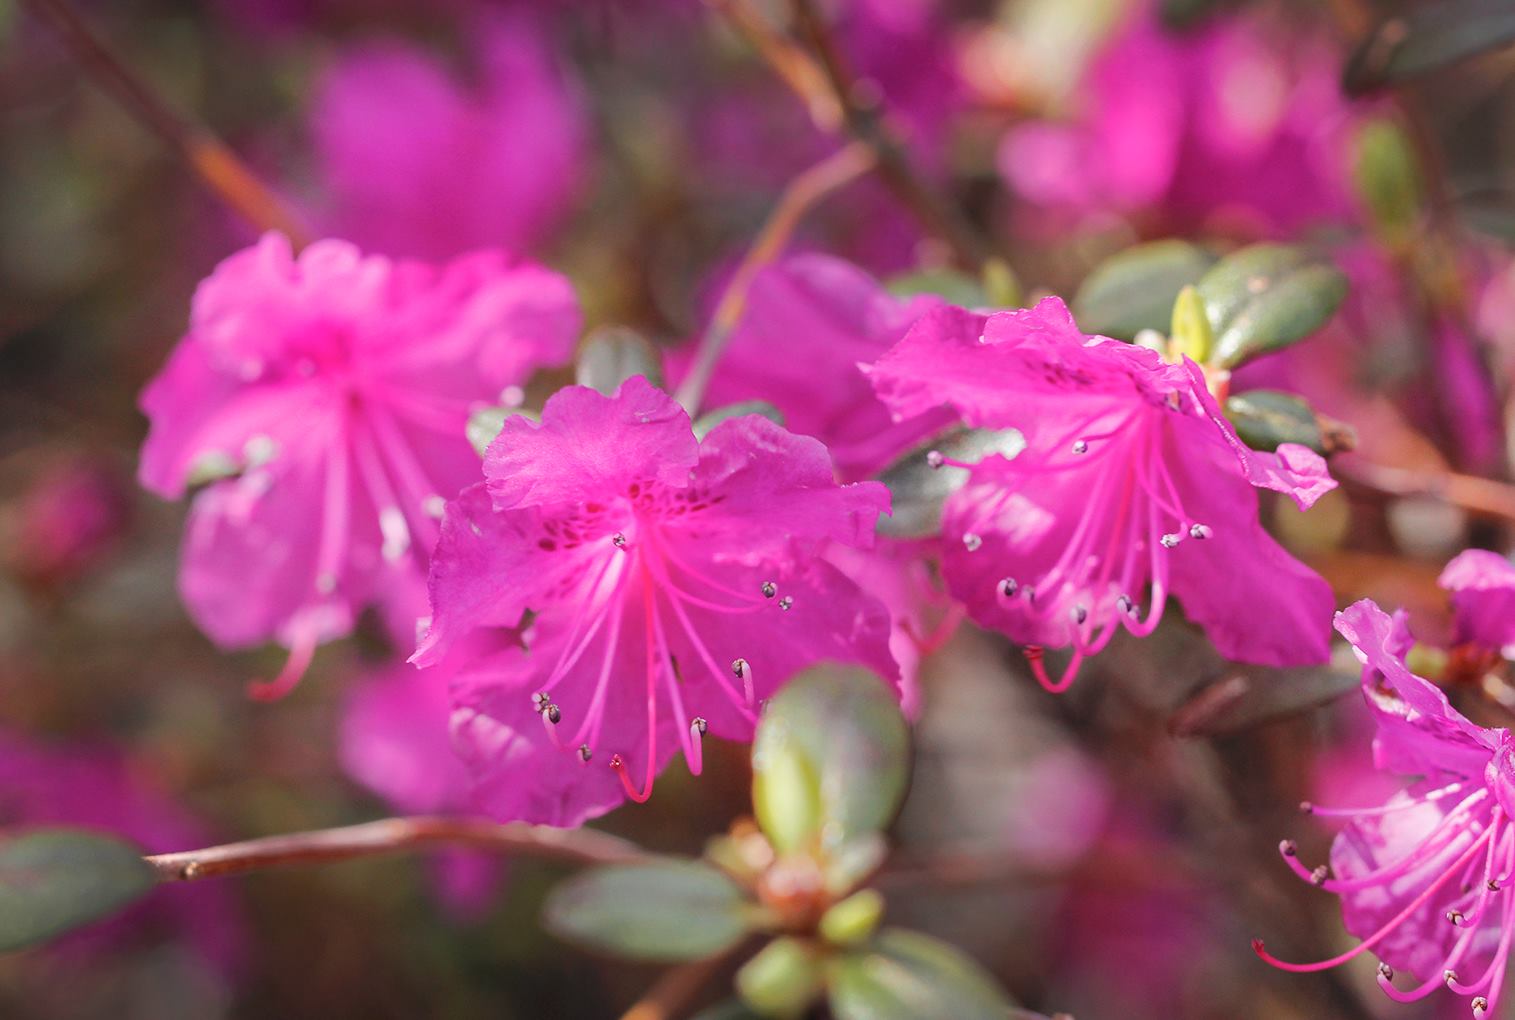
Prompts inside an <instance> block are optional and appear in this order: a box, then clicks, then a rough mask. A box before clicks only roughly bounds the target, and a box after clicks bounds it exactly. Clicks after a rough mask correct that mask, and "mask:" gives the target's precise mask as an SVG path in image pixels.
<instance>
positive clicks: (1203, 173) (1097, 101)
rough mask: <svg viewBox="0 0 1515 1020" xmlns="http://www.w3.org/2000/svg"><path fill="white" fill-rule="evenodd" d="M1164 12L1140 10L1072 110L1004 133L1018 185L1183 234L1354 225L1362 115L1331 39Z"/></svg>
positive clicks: (1005, 169) (1074, 211)
mask: <svg viewBox="0 0 1515 1020" xmlns="http://www.w3.org/2000/svg"><path fill="white" fill-rule="evenodd" d="M1156 7H1157V5H1156V4H1148V3H1142V4H1134V5H1132V7H1131V9H1130V12H1129V14H1128V15H1127V16H1126V18H1125V19H1124V21H1123V22H1121V23H1120V24H1119V25H1118V26H1117V27H1116V29H1115V30H1114V32H1113V34H1112V35H1111V37H1110V39H1109V40H1108V41H1107V42H1106V44H1105V45H1104V46H1103V48H1102V49H1100V50H1099V51H1097V52H1096V53H1095V54H1094V56H1093V58H1092V60H1091V61H1090V63H1089V66H1088V67H1087V68H1086V69H1085V72H1084V74H1083V77H1082V79H1081V80H1080V81H1079V82H1078V84H1077V86H1076V88H1075V90H1074V93H1073V95H1072V96H1070V97H1069V98H1068V99H1067V110H1066V111H1064V115H1062V116H1060V117H1058V118H1057V119H1048V120H1036V121H1029V122H1026V123H1022V124H1019V125H1017V126H1015V127H1014V128H1012V129H1011V130H1010V132H1009V133H1008V134H1006V136H1005V138H1004V140H1003V141H1002V143H1001V145H1000V150H999V155H998V161H999V167H1000V172H1001V174H1002V175H1003V176H1004V177H1005V179H1006V181H1007V182H1008V183H1009V184H1010V186H1011V187H1012V188H1013V189H1014V191H1015V193H1016V194H1017V195H1018V196H1019V197H1020V198H1021V199H1022V200H1024V201H1025V202H1028V203H1031V204H1032V205H1033V206H1035V207H1041V208H1043V209H1046V210H1049V211H1052V212H1055V213H1057V214H1058V217H1059V219H1057V220H1054V221H1052V222H1061V223H1066V222H1068V221H1069V220H1071V221H1072V222H1074V223H1076V222H1078V221H1080V220H1084V219H1086V218H1088V217H1091V216H1095V215H1097V214H1117V215H1122V216H1147V215H1155V216H1156V217H1157V218H1158V220H1159V222H1160V223H1162V224H1163V225H1164V227H1163V228H1164V229H1167V230H1170V231H1174V232H1180V231H1190V230H1198V229H1215V228H1217V227H1219V228H1224V229H1227V230H1228V231H1229V232H1233V233H1240V234H1242V235H1243V236H1258V237H1282V236H1289V235H1293V234H1297V233H1298V232H1299V231H1301V230H1304V229H1307V228H1310V227H1314V226H1319V225H1322V224H1334V223H1342V222H1350V221H1352V220H1353V219H1354V218H1355V215H1356V207H1355V203H1354V199H1353V197H1352V194H1351V191H1350V187H1349V184H1350V182H1349V176H1348V169H1349V162H1348V158H1349V154H1348V150H1347V142H1348V141H1349V139H1350V130H1351V128H1352V126H1353V124H1354V117H1355V116H1356V113H1355V111H1354V110H1353V108H1352V106H1351V104H1350V103H1349V102H1348V101H1347V100H1345V99H1344V98H1343V97H1342V95H1341V90H1340V88H1339V87H1338V84H1337V82H1338V78H1339V76H1340V67H1341V60H1342V58H1341V55H1340V54H1339V53H1337V52H1336V51H1335V48H1334V47H1333V46H1332V44H1331V43H1330V42H1329V41H1328V40H1327V39H1326V38H1324V37H1323V36H1318V35H1314V34H1311V33H1310V32H1309V31H1308V30H1301V29H1298V28H1296V27H1294V26H1287V25H1285V24H1283V23H1281V22H1278V21H1276V20H1270V19H1267V18H1265V17H1261V16H1257V15H1254V14H1236V15H1225V16H1214V17H1209V18H1206V19H1205V20H1204V21H1203V22H1202V23H1201V24H1200V25H1198V26H1196V27H1194V28H1192V29H1189V30H1186V31H1183V32H1173V31H1170V30H1168V29H1166V28H1164V27H1163V26H1161V25H1160V24H1159V23H1158V18H1157V13H1156ZM1049 225H1050V224H1049Z"/></svg>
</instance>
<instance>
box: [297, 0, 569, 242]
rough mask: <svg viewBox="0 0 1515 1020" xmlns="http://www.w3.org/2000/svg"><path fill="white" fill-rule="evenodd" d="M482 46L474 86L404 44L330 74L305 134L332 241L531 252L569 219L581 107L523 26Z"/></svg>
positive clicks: (380, 48) (541, 43)
mask: <svg viewBox="0 0 1515 1020" xmlns="http://www.w3.org/2000/svg"><path fill="white" fill-rule="evenodd" d="M475 35H476V40H475V41H476V46H477V50H476V54H475V64H476V65H477V66H476V67H475V69H474V70H475V72H476V79H477V84H475V85H472V86H467V85H464V84H463V83H461V82H459V81H458V80H457V79H456V78H455V76H453V75H451V74H449V73H448V71H447V70H446V69H445V67H444V66H443V65H442V64H441V63H440V62H439V61H438V60H436V59H435V58H433V57H431V56H429V55H427V54H426V53H425V52H424V51H422V50H420V49H418V48H416V47H414V46H411V45H409V44H406V43H403V42H400V41H397V40H390V41H386V42H372V43H366V44H363V45H361V46H359V47H355V48H353V49H351V50H350V51H348V52H347V53H345V54H344V55H343V56H341V57H340V58H339V59H338V61H337V62H336V63H335V64H333V65H332V66H331V67H330V68H329V69H328V70H327V71H326V73H325V75H324V76H323V77H322V79H321V81H320V82H319V84H318V85H317V89H316V98H315V101H314V106H313V108H312V111H311V123H312V131H313V133H314V136H315V148H316V155H317V158H318V160H319V165H320V176H321V178H322V179H323V181H324V183H325V187H326V190H327V196H328V201H329V204H330V206H331V208H330V211H329V213H328V214H327V215H325V216H324V217H322V218H321V219H322V221H323V222H324V223H325V224H326V226H327V228H328V229H329V230H330V231H331V232H332V233H333V234H336V235H338V236H341V237H346V238H349V239H351V240H352V241H354V242H356V243H357V244H359V245H361V246H362V247H364V248H366V249H368V250H371V251H378V252H382V253H384V254H387V255H408V256H413V257H417V258H428V259H443V258H448V257H450V256H453V255H457V254H459V253H461V252H464V251H469V250H472V249H474V248H480V247H486V246H491V247H492V246H499V247H503V248H505V249H507V250H509V251H530V250H532V249H535V248H537V247H538V246H540V245H541V243H542V242H543V241H544V240H545V239H546V237H547V235H548V234H549V233H550V232H551V231H552V230H553V229H554V228H556V227H557V226H559V225H560V224H561V223H562V221H563V219H564V218H565V215H566V214H567V213H568V212H570V210H571V207H572V205H573V202H574V199H575V198H576V196H577V195H578V193H579V192H580V190H581V187H580V185H581V184H582V182H583V179H584V177H585V161H586V158H587V154H586V151H585V150H586V145H585V135H586V134H587V129H586V124H585V115H584V111H583V108H582V105H581V103H580V101H579V97H578V96H577V94H576V93H575V92H574V90H573V89H571V88H570V87H569V86H568V84H567V83H566V82H565V81H564V79H563V77H562V74H561V73H560V71H559V70H558V68H557V67H556V66H555V63H554V61H553V58H552V54H551V52H550V50H549V49H548V46H547V41H546V40H545V39H544V38H543V34H542V32H541V31H540V30H539V29H538V28H537V27H535V26H534V25H533V24H532V23H531V22H530V21H529V20H527V19H526V18H524V17H519V16H518V17H512V18H503V19H495V20H492V21H487V22H485V23H484V24H483V25H481V26H479V28H478V29H477V31H476V32H475Z"/></svg>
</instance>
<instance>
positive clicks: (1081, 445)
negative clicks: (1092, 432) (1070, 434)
mask: <svg viewBox="0 0 1515 1020" xmlns="http://www.w3.org/2000/svg"><path fill="white" fill-rule="evenodd" d="M1073 452H1074V453H1088V452H1089V444H1088V443H1086V442H1084V441H1083V440H1082V439H1075V440H1074V441H1073Z"/></svg>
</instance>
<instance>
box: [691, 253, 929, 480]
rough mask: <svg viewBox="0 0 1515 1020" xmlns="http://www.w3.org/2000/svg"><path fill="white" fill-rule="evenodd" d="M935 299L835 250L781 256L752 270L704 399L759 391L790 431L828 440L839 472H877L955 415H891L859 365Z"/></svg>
mask: <svg viewBox="0 0 1515 1020" xmlns="http://www.w3.org/2000/svg"><path fill="white" fill-rule="evenodd" d="M941 304H942V301H941V300H940V299H939V298H935V297H930V296H926V295H921V296H919V297H914V298H898V297H895V296H893V295H892V294H890V293H889V292H888V291H886V290H885V289H884V288H883V287H882V286H881V285H880V284H879V283H878V281H876V280H874V279H873V278H872V277H871V276H869V275H868V274H867V273H865V272H863V271H862V270H861V269H859V268H857V267H856V266H854V265H852V264H851V263H849V262H846V261H844V260H842V259H837V258H832V257H830V256H828V255H796V256H792V257H790V258H787V259H785V260H784V261H782V262H779V263H778V264H776V265H772V266H769V267H767V268H766V269H764V270H763V271H761V272H760V273H758V274H757V276H756V277H754V278H753V280H752V285H751V287H750V289H749V290H748V294H747V303H746V310H745V311H744V312H743V314H742V317H741V319H740V320H739V321H738V322H737V325H736V328H735V329H734V330H733V331H732V334H731V338H730V340H729V342H728V345H727V347H726V351H725V353H724V354H723V355H722V358H721V361H720V364H719V367H717V369H716V371H715V374H714V376H713V377H712V378H711V381H710V385H709V386H708V387H707V389H706V391H705V402H706V404H708V405H710V406H712V407H715V406H720V405H722V404H732V403H736V402H738V401H743V400H765V401H767V402H769V403H770V404H773V405H774V406H775V407H777V408H778V409H779V411H781V412H782V413H783V415H784V424H785V426H786V427H787V428H788V429H789V430H790V431H791V432H797V433H799V434H801V435H806V436H814V437H815V438H816V439H819V440H820V441H821V442H823V443H825V444H826V446H827V448H828V449H830V451H831V457H832V460H834V461H835V463H836V466H837V471H838V473H839V474H840V475H841V477H842V478H843V479H845V480H849V481H851V480H857V479H861V478H867V477H869V476H871V475H875V474H877V473H878V472H879V471H880V470H881V469H883V468H884V467H886V466H888V464H889V463H890V462H891V461H893V460H894V459H895V458H896V457H898V456H899V455H900V454H901V453H903V452H905V451H906V450H907V449H909V448H910V447H912V446H914V445H916V444H918V443H920V442H923V441H924V440H925V439H926V438H927V437H929V436H930V435H932V434H933V433H936V432H940V431H942V430H943V429H944V428H946V427H947V426H948V425H950V424H951V423H952V420H953V418H952V416H951V414H950V413H948V412H945V411H942V410H935V411H932V412H928V413H926V414H922V415H917V416H915V417H913V418H911V419H910V420H908V421H904V422H901V423H899V424H894V423H893V422H891V420H890V417H889V411H888V409H887V408H886V407H885V406H884V404H883V402H882V401H880V400H879V399H878V397H877V396H875V395H874V392H873V387H872V386H871V385H870V384H869V382H868V379H867V377H866V376H864V375H863V373H862V371H861V366H862V365H863V364H864V363H866V362H871V361H874V360H875V359H877V358H878V357H879V356H880V355H882V354H883V353H884V352H885V351H887V350H888V349H889V348H890V347H892V346H894V344H896V343H898V342H899V340H900V339H901V338H903V337H904V335H905V331H906V330H908V329H909V328H910V325H911V324H912V323H913V322H915V320H916V319H917V318H919V317H920V316H921V315H922V314H923V313H924V312H925V311H926V310H927V309H929V308H935V307H939V306H940V305H941ZM686 360H687V359H686Z"/></svg>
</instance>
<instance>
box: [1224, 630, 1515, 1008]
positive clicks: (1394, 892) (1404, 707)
mask: <svg viewBox="0 0 1515 1020" xmlns="http://www.w3.org/2000/svg"><path fill="white" fill-rule="evenodd" d="M1336 628H1337V630H1339V631H1340V632H1341V633H1342V635H1343V636H1344V637H1346V638H1347V640H1348V641H1350V642H1351V643H1352V647H1353V648H1354V649H1355V650H1356V652H1357V656H1358V658H1359V659H1360V660H1361V661H1362V663H1363V674H1362V686H1363V694H1364V696H1365V698H1366V699H1367V703H1368V706H1369V708H1370V709H1371V710H1372V712H1373V715H1374V719H1375V721H1376V723H1377V727H1378V735H1377V737H1376V739H1375V741H1374V744H1373V754H1374V763H1375V764H1376V765H1377V766H1378V768H1380V769H1382V770H1384V771H1388V772H1393V773H1397V774H1400V775H1407V776H1415V777H1418V778H1417V779H1416V780H1415V781H1414V782H1413V784H1412V785H1410V786H1409V787H1407V788H1406V789H1404V790H1403V791H1401V792H1399V793H1396V794H1394V795H1393V796H1392V797H1391V798H1390V799H1389V800H1388V802H1387V803H1385V804H1383V805H1382V806H1380V807H1373V808H1366V809H1362V810H1349V809H1337V808H1320V807H1315V806H1313V805H1307V808H1308V809H1309V810H1310V811H1311V812H1312V813H1314V814H1316V815H1324V816H1328V817H1345V818H1349V819H1351V821H1350V822H1349V823H1348V824H1347V827H1346V828H1345V829H1344V830H1343V831H1342V832H1341V834H1340V835H1338V836H1337V837H1336V841H1335V842H1334V843H1333V845H1332V848H1331V863H1330V866H1329V867H1326V866H1321V867H1318V868H1315V869H1314V870H1311V869H1310V868H1308V867H1306V866H1305V865H1303V864H1301V863H1300V862H1299V859H1298V851H1297V850H1296V848H1295V846H1294V844H1293V842H1292V841H1289V840H1285V841H1284V843H1283V844H1282V845H1281V848H1280V849H1281V851H1282V853H1283V856H1284V859H1285V860H1286V861H1287V862H1288V863H1289V866H1290V867H1291V868H1293V869H1294V871H1295V872H1296V873H1298V874H1299V875H1300V876H1301V877H1303V878H1305V879H1306V880H1308V881H1310V882H1313V883H1314V884H1316V885H1318V886H1320V887H1322V888H1324V889H1326V890H1327V891H1329V892H1333V893H1336V894H1337V895H1339V896H1340V897H1341V900H1342V913H1343V918H1344V920H1345V923H1346V926H1347V930H1349V931H1350V932H1352V933H1353V934H1354V935H1357V936H1358V937H1359V938H1361V939H1362V941H1361V942H1360V943H1359V944H1358V945H1357V946H1356V947H1355V948H1353V949H1351V950H1349V951H1347V952H1345V953H1342V954H1341V955H1340V956H1336V957H1333V958H1332V959H1329V960H1323V961H1320V962H1318V963H1308V964H1295V963H1284V962H1282V961H1279V960H1277V959H1276V958H1274V957H1273V956H1272V955H1271V954H1269V953H1268V952H1267V951H1266V950H1265V949H1264V948H1263V944H1262V942H1261V940H1258V941H1255V942H1254V943H1253V948H1255V949H1256V950H1257V952H1258V954H1259V955H1260V956H1262V957H1263V958H1264V959H1265V960H1267V961H1268V962H1270V963H1272V964H1274V965H1275V966H1278V967H1282V968H1283V969H1285V970H1292V971H1315V970H1324V969H1326V968H1329V967H1334V966H1336V965H1338V964H1340V963H1344V962H1346V961H1347V960H1350V959H1352V958H1354V957H1356V956H1359V955H1361V954H1362V953H1364V952H1367V951H1369V950H1372V951H1373V953H1374V954H1375V955H1376V956H1377V957H1378V958H1379V959H1380V960H1381V961H1382V963H1381V964H1380V966H1379V978H1378V983H1379V985H1380V987H1382V988H1383V990H1384V991H1385V992H1386V993H1388V995H1389V996H1390V997H1391V998H1394V999H1396V1000H1398V1001H1402V1002H1408V1001H1413V1000H1416V999H1421V998H1424V997H1426V996H1427V995H1430V994H1431V993H1432V992H1434V991H1435V990H1437V989H1438V988H1442V987H1447V988H1450V989H1451V990H1452V991H1454V992H1456V993H1458V994H1459V995H1465V996H1470V997H1471V1005H1472V1009H1473V1015H1474V1016H1476V1017H1483V1016H1489V1015H1494V1014H1495V1013H1496V1011H1497V1008H1498V1004H1499V1001H1500V995H1501V992H1502V990H1503V988H1504V982H1505V973H1506V963H1507V962H1508V960H1509V955H1510V945H1511V941H1512V939H1515V910H1512V909H1511V900H1510V896H1509V893H1508V888H1509V884H1510V882H1511V880H1512V878H1515V829H1512V828H1511V826H1510V822H1509V819H1510V813H1511V811H1512V809H1515V741H1512V739H1511V736H1510V732H1509V731H1508V730H1506V729H1504V728H1499V729H1485V728H1484V727H1482V726H1477V725H1475V724H1474V723H1472V722H1470V721H1468V720H1467V719H1466V718H1464V717H1463V716H1462V715H1461V714H1460V713H1459V712H1457V710H1456V709H1454V708H1453V707H1452V706H1451V705H1450V704H1449V703H1448V701H1447V698H1446V695H1445V694H1443V693H1442V691H1441V690H1440V689H1439V688H1438V687H1436V685H1435V684H1432V683H1431V682H1430V681H1429V680H1426V679H1424V678H1422V677H1419V676H1416V675H1415V674H1414V673H1411V672H1410V670H1409V669H1408V668H1407V667H1406V666H1405V663H1404V656H1405V653H1406V652H1407V651H1408V650H1409V647H1410V645H1411V643H1412V639H1411V637H1410V634H1409V631H1408V629H1407V627H1406V626H1405V617H1404V614H1403V613H1400V614H1396V615H1395V616H1393V617H1390V616H1389V615H1388V614H1387V613H1385V612H1383V610H1381V609H1379V608H1378V607H1377V606H1376V605H1374V604H1373V603H1372V602H1370V601H1367V600H1364V601H1361V602H1358V603H1356V604H1355V605H1353V606H1351V607H1349V608H1348V609H1346V610H1344V611H1343V612H1341V613H1338V614H1337V617H1336ZM1397 969H1403V970H1407V971H1409V972H1411V973H1412V974H1414V975H1416V976H1417V977H1419V978H1421V981H1420V983H1418V984H1417V985H1416V986H1415V987H1414V988H1412V989H1410V990H1408V991H1404V990H1401V989H1399V988H1396V987H1395V985H1394V984H1393V978H1394V972H1395V970H1397Z"/></svg>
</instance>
